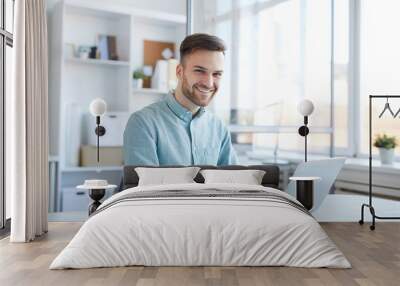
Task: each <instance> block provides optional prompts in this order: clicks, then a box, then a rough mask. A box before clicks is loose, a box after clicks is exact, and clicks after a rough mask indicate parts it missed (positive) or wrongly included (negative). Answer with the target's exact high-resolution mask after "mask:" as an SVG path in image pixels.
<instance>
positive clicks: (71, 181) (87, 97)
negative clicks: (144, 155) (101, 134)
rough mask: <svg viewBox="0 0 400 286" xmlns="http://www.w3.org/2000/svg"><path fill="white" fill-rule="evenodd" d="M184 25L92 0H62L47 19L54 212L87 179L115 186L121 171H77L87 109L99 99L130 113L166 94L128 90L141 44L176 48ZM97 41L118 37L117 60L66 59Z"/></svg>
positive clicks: (171, 17) (173, 17)
mask: <svg viewBox="0 0 400 286" xmlns="http://www.w3.org/2000/svg"><path fill="white" fill-rule="evenodd" d="M185 23H186V17H185V16H183V15H179V14H171V13H164V12H159V11H152V10H144V9H137V8H135V7H132V5H123V4H116V3H113V1H108V2H102V3H101V5H99V3H97V2H96V1H93V0H91V1H90V0H64V1H60V2H59V3H57V5H56V6H55V7H54V10H53V12H52V14H51V17H50V19H49V29H50V30H49V43H50V61H49V62H50V66H49V68H50V72H49V117H50V155H51V156H57V157H58V158H59V168H58V180H57V181H58V190H57V192H58V193H57V194H56V196H57V197H58V204H57V205H58V207H60V205H61V204H60V197H61V193H62V190H63V189H67V188H69V189H71V188H74V187H75V186H76V185H78V184H81V183H82V182H83V181H84V180H85V179H88V178H102V179H107V180H108V181H109V182H110V183H112V184H116V185H119V183H120V179H121V177H122V166H104V167H100V168H97V167H80V166H79V165H78V163H79V160H78V159H79V149H80V146H81V145H83V144H87V142H88V132H91V130H89V128H88V127H87V126H85V124H84V122H85V120H84V117H85V116H87V114H88V112H89V111H88V108H89V104H90V102H91V101H92V100H93V99H95V98H97V97H100V98H103V99H104V100H105V101H106V102H107V106H108V110H109V111H115V112H117V111H122V112H129V113H132V112H134V111H137V110H138V109H141V108H142V107H144V106H146V105H148V104H151V103H152V102H155V101H157V100H160V99H161V98H162V96H163V95H165V94H166V91H158V90H152V89H140V90H137V89H133V88H132V71H133V70H135V69H137V68H139V67H141V66H143V40H154V41H168V42H175V43H176V46H177V47H179V43H180V42H181V40H182V39H183V38H184V36H185ZM99 35H114V36H115V37H116V42H117V53H118V56H119V59H118V60H115V61H114V60H101V59H81V58H78V57H72V56H71V54H70V53H69V52H68V53H67V51H68V50H67V47H71V46H72V45H74V46H75V47H78V46H97V38H98V36H99ZM94 120H95V119H94V118H93V122H94ZM93 132H94V131H93ZM122 133H123V130H121V136H122ZM100 144H101V141H100ZM58 210H60V209H58Z"/></svg>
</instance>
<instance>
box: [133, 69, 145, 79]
mask: <svg viewBox="0 0 400 286" xmlns="http://www.w3.org/2000/svg"><path fill="white" fill-rule="evenodd" d="M145 77H146V76H145V75H144V73H143V71H142V70H141V69H139V70H135V71H134V72H133V78H134V79H140V78H141V79H144V78H145Z"/></svg>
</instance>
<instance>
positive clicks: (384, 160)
mask: <svg viewBox="0 0 400 286" xmlns="http://www.w3.org/2000/svg"><path fill="white" fill-rule="evenodd" d="M378 150H379V157H380V158H381V164H382V165H392V164H393V161H394V148H391V149H386V148H378Z"/></svg>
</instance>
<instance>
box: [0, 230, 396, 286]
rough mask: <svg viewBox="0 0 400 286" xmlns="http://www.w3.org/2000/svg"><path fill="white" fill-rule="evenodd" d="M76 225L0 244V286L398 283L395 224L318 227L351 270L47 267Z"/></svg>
mask: <svg viewBox="0 0 400 286" xmlns="http://www.w3.org/2000/svg"><path fill="white" fill-rule="evenodd" d="M81 225H82V223H79V222H58V223H57V222H52V223H50V224H49V233H47V234H46V235H44V236H43V237H41V238H38V239H37V240H35V241H34V242H32V243H26V244H25V243H9V240H8V238H5V239H2V240H0V285H2V286H7V285H10V286H11V285H13V286H14V285H67V286H72V285H85V286H89V285H96V286H97V285H136V286H164V285H165V286H180V285H193V286H216V285H228V286H235V285H237V286H250V285H251V286H265V285H305V286H318V285H346V286H351V285H355V286H356V285H358V286H359V285H361V286H364V285H365V286H370V285H372V286H380V285H385V286H391V285H399V283H398V273H399V272H400V223H398V222H379V223H378V224H377V229H376V230H375V231H370V230H369V228H368V227H369V226H368V225H367V224H366V225H362V226H360V225H358V223H347V222H340V223H321V225H322V227H323V228H324V229H325V231H326V232H327V233H328V235H329V237H330V238H331V239H332V240H333V241H334V242H335V243H336V245H337V246H338V247H339V248H340V249H341V250H342V251H343V253H344V254H345V255H346V257H347V258H348V259H349V261H350V262H351V264H352V266H353V268H352V269H307V268H290V267H143V266H137V267H116V268H100V269H85V270H57V271H55V270H53V271H50V270H49V269H48V267H49V265H50V263H51V262H52V260H53V259H54V258H55V257H56V255H57V254H58V253H59V252H60V251H61V250H62V249H63V248H64V247H65V246H66V245H67V243H68V242H69V241H70V240H71V238H72V237H73V236H74V235H75V233H76V232H77V231H78V230H79V228H80V227H81Z"/></svg>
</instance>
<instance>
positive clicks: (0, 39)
mask: <svg viewBox="0 0 400 286" xmlns="http://www.w3.org/2000/svg"><path fill="white" fill-rule="evenodd" d="M13 21H14V1H12V0H0V58H1V61H0V62H1V67H0V228H1V229H3V228H4V227H5V222H6V219H7V218H9V217H10V210H9V207H7V206H8V205H9V201H10V200H9V198H10V196H9V194H7V193H6V190H5V187H4V186H5V174H4V172H5V161H4V159H5V158H4V155H5V144H4V143H5V135H4V133H5V128H6V125H5V124H6V122H5V120H4V118H5V100H6V97H7V96H8V95H9V93H10V92H11V69H12V54H11V52H12V50H11V49H12V46H13V35H12V33H13ZM6 202H7V203H6Z"/></svg>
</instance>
